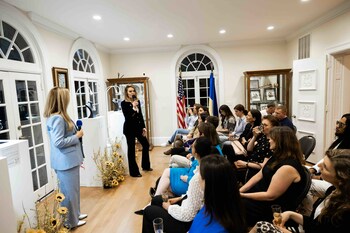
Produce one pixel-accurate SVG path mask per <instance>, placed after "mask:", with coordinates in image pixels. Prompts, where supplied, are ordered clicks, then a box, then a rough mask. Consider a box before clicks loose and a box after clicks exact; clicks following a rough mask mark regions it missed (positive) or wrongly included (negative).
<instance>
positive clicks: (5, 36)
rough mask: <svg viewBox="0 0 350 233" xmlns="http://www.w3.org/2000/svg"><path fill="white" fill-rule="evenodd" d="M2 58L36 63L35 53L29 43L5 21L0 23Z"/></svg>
mask: <svg viewBox="0 0 350 233" xmlns="http://www.w3.org/2000/svg"><path fill="white" fill-rule="evenodd" d="M0 58H3V59H8V60H15V61H21V62H28V63H34V57H33V52H32V50H31V48H30V47H29V45H28V43H27V41H26V40H25V39H24V37H23V36H22V35H21V33H19V32H18V31H17V30H16V29H15V28H14V27H12V26H11V25H10V24H8V23H6V22H4V21H1V23H0Z"/></svg>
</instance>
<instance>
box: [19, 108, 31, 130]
mask: <svg viewBox="0 0 350 233" xmlns="http://www.w3.org/2000/svg"><path fill="white" fill-rule="evenodd" d="M18 112H19V118H20V120H21V125H27V124H30V121H29V108H28V104H19V105H18Z"/></svg>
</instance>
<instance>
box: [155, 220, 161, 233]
mask: <svg viewBox="0 0 350 233" xmlns="http://www.w3.org/2000/svg"><path fill="white" fill-rule="evenodd" d="M153 229H154V233H163V219H162V218H155V219H154V220H153Z"/></svg>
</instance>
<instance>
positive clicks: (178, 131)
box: [169, 129, 190, 143]
mask: <svg viewBox="0 0 350 233" xmlns="http://www.w3.org/2000/svg"><path fill="white" fill-rule="evenodd" d="M189 132H190V131H189V130H188V129H177V130H175V132H174V133H173V135H172V136H171V138H170V139H169V142H170V143H173V142H174V140H175V137H176V135H178V134H188V133H189Z"/></svg>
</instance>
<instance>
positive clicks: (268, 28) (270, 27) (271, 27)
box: [267, 26, 275, 31]
mask: <svg viewBox="0 0 350 233" xmlns="http://www.w3.org/2000/svg"><path fill="white" fill-rule="evenodd" d="M273 29H275V27H274V26H268V27H267V30H269V31H271V30H273Z"/></svg>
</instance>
